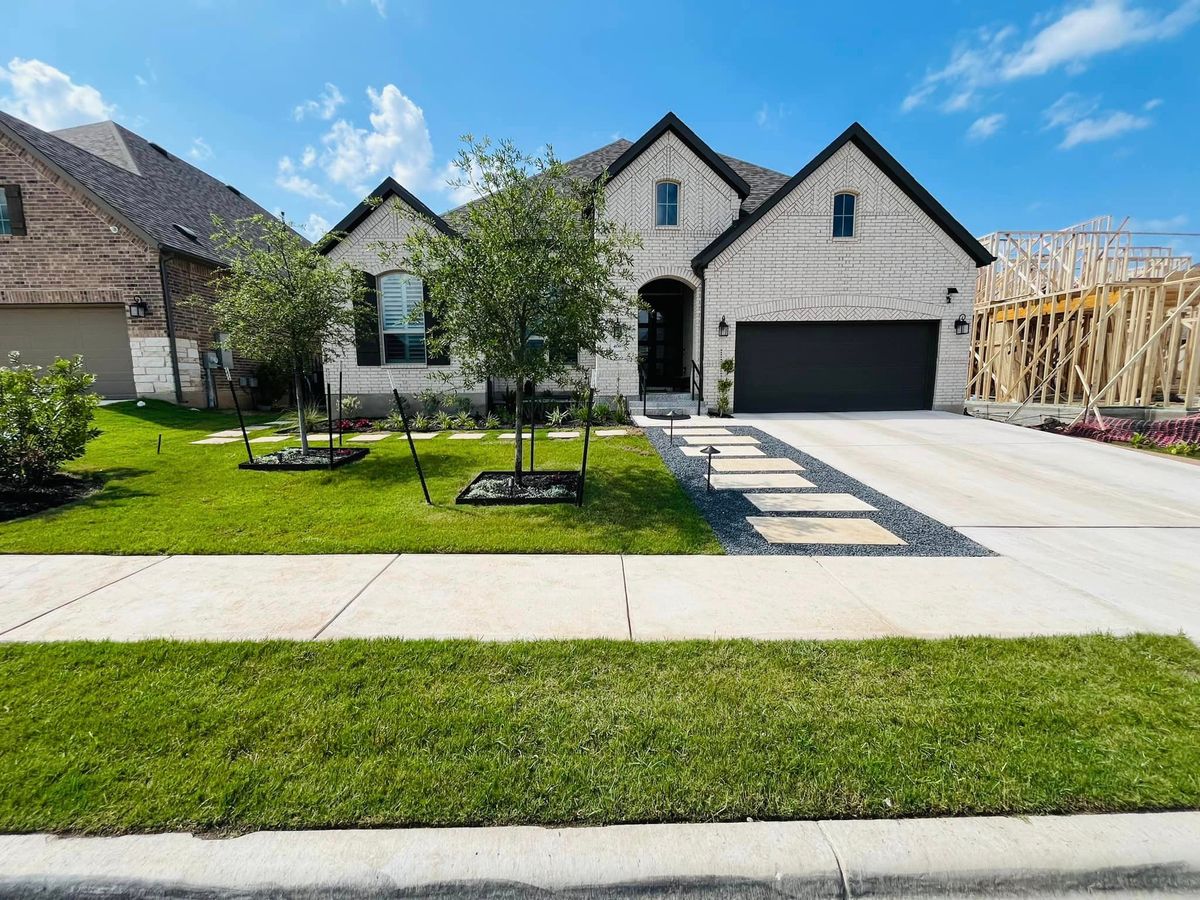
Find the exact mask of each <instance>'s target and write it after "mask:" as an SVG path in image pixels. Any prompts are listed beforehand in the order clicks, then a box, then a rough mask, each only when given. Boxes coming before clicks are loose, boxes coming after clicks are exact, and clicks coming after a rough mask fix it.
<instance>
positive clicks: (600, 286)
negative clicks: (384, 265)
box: [397, 135, 638, 479]
mask: <svg viewBox="0 0 1200 900" xmlns="http://www.w3.org/2000/svg"><path fill="white" fill-rule="evenodd" d="M463 144H464V146H463V148H462V150H460V151H459V154H458V157H457V159H456V160H455V166H456V168H457V169H458V170H459V172H460V175H459V177H458V179H457V180H455V181H452V182H451V184H452V185H453V186H455V187H460V188H467V189H468V190H470V191H471V192H472V193H474V194H475V195H476V196H477V197H478V198H479V199H478V200H476V201H475V202H473V203H472V204H471V205H469V206H468V207H467V208H466V209H465V210H464V212H463V215H462V218H461V220H459V221H458V222H456V225H457V226H458V228H459V234H445V233H443V232H441V231H438V230H436V229H432V228H423V227H422V228H414V229H412V230H411V231H410V232H409V234H408V237H407V238H406V239H405V242H404V246H403V247H402V248H399V255H400V257H401V258H400V259H398V260H397V263H398V264H399V265H402V266H403V267H404V268H405V269H407V270H408V271H410V272H412V273H413V274H414V275H417V276H418V277H420V278H421V279H422V280H423V281H424V282H425V284H426V286H427V289H428V293H427V299H426V301H425V303H426V305H427V307H428V309H429V312H430V313H431V317H432V318H433V319H434V320H435V321H436V323H437V325H436V326H435V327H434V328H433V329H432V333H430V334H429V335H427V336H426V341H427V343H428V345H429V347H430V349H431V350H432V351H433V352H435V353H438V354H439V355H446V356H450V357H451V358H453V359H455V360H456V361H457V362H458V363H459V364H460V366H461V369H462V375H463V377H464V378H465V379H466V380H467V381H475V382H478V381H483V380H485V379H487V378H502V379H505V380H507V381H510V382H512V383H513V384H514V385H515V386H516V433H517V436H516V441H515V442H514V443H515V447H514V464H513V469H514V472H515V474H516V476H517V478H518V479H520V477H521V461H522V435H521V430H522V426H523V424H524V421H523V406H524V399H525V386H526V384H527V383H532V384H538V383H542V382H546V381H552V380H558V379H561V378H563V377H564V376H565V375H566V374H567V372H568V370H569V369H570V368H571V365H570V363H569V362H568V360H570V359H571V358H573V357H574V355H575V353H576V352H577V351H583V352H587V353H604V352H605V351H607V350H609V348H610V346H611V345H612V344H614V343H616V342H618V341H621V340H622V339H624V338H625V337H626V336H627V334H628V333H629V331H630V329H631V328H632V325H633V322H634V321H636V316H635V312H636V309H637V300H636V298H635V297H633V296H631V295H630V294H629V293H628V292H627V291H626V290H624V289H623V288H622V287H621V286H620V285H621V283H622V282H625V281H627V279H629V278H630V277H631V276H632V263H633V258H632V253H631V251H632V249H633V248H634V247H635V246H637V244H638V238H637V237H636V235H634V234H632V233H631V232H629V231H627V230H626V229H625V228H624V227H622V226H621V225H619V224H617V223H614V222H612V221H610V220H609V219H608V218H607V217H606V216H605V215H604V183H603V180H602V179H601V180H599V181H590V180H588V181H584V180H581V179H578V178H573V177H571V175H570V172H569V171H568V169H567V168H566V166H564V165H563V164H562V163H561V162H560V161H559V160H558V159H556V158H555V156H554V152H553V151H552V150H550V149H547V150H546V152H545V154H544V155H542V156H536V157H535V156H527V155H526V154H524V153H522V152H521V151H520V150H518V149H517V148H516V147H515V146H514V145H513V144H512V143H511V142H508V141H502V142H500V143H498V144H496V145H495V146H493V145H492V144H491V143H490V142H489V141H488V140H486V139H484V140H482V141H476V140H474V139H473V138H472V137H471V136H470V135H467V136H466V137H464V139H463Z"/></svg>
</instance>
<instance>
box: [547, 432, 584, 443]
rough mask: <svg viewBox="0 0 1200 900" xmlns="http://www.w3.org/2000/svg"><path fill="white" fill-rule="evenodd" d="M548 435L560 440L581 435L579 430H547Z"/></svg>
mask: <svg viewBox="0 0 1200 900" xmlns="http://www.w3.org/2000/svg"><path fill="white" fill-rule="evenodd" d="M546 437H549V438H555V439H557V440H560V441H565V440H567V439H568V438H577V437H579V432H578V431H548V432H546Z"/></svg>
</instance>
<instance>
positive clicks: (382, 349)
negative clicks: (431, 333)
mask: <svg viewBox="0 0 1200 900" xmlns="http://www.w3.org/2000/svg"><path fill="white" fill-rule="evenodd" d="M389 275H407V276H409V277H410V278H416V279H417V281H421V279H420V278H418V277H417V276H416V275H414V274H413V273H412V272H405V271H404V270H403V269H389V270H388V271H387V272H380V273H379V274H378V275H376V276H375V290H376V292H377V294H378V296H377V308H376V310H375V318H376V322H377V328H378V331H379V364H380V365H381V366H382V367H384V368H387V369H428V368H431V366H430V365H429V345H428V343H426V344H425V345H424V346H425V359H424V360H423V361H422V362H413V361H408V362H388V361H387V345H386V342H385V340H384V334H385V332H384V330H383V279H385V278H386V277H387V276H389ZM422 285H424V282H422ZM421 335H422V337H423V338H425V337H427V335H426V334H425V322H424V321H422V322H421ZM432 368H442V367H441V366H436V367H432Z"/></svg>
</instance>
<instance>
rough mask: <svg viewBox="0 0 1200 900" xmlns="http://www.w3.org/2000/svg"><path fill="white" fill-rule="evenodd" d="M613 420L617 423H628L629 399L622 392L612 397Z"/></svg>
mask: <svg viewBox="0 0 1200 900" xmlns="http://www.w3.org/2000/svg"><path fill="white" fill-rule="evenodd" d="M613 422H615V423H616V424H617V425H628V424H629V401H628V400H627V399H625V395H624V394H617V396H616V397H614V398H613Z"/></svg>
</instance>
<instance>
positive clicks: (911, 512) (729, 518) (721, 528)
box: [645, 419, 995, 556]
mask: <svg viewBox="0 0 1200 900" xmlns="http://www.w3.org/2000/svg"><path fill="white" fill-rule="evenodd" d="M714 421H715V420H714ZM720 425H721V427H723V428H728V429H729V431H730V433H731V434H745V435H750V436H752V437H754V438H756V439H757V440H758V441H759V443H760V446H759V449H761V450H762V452H763V454H764V456H768V457H774V458H780V459H791V460H794V461H795V462H797V463H799V464H800V465H801V466H803V467H804V471H803V472H800V473H797V474H799V475H801V476H802V477H804V478H806V479H807V480H809V481H811V482H812V483H813V484H814V485H815V487H813V488H805V489H804V490H791V489H787V488H755V489H754V490H747V491H741V490H720V491H718V490H714V491H712V492H711V493H710V492H708V491H707V490H706V489H705V478H704V476H705V472H706V470H707V466H708V463H707V461H706V460H705V459H704V457H700V456H695V457H694V456H684V455H683V454H682V453H680V452H679V450H678V447H680V446H681V445H682V444H683V441H682V439H681V437H680V432H681V429H677V430H676V432H675V448H672V447H670V446H669V445H668V443H667V430H666V429H664V428H654V427H652V428H647V429H645V431H646V437H647V438H648V439H649V440H650V443H651V444H653V445H654V448H655V449H656V450H657V451H658V453H659V455H660V456H662V458H663V460H664V461H665V462H666V464H667V468H669V469H670V470H671V471H672V472H673V473H674V474H675V477H676V479H678V481H679V483H680V485H681V486H682V487H683V489H684V490H685V491H687V493H688V495H689V496H690V497H691V498H692V501H693V502H694V503H695V504H696V507H697V508H698V509H699V510H700V512H701V514H702V515H703V516H704V518H705V519H707V520H708V524H709V525H711V526H712V529H713V531H714V532H715V533H716V535H717V539H718V540H719V541H720V542H721V546H722V547H724V548H725V552H726V553H731V554H766V555H772V554H774V555H781V556H994V555H995V554H994V553H992V551H990V550H988V549H987V548H985V547H982V546H980V545H979V544H977V543H975V542H974V541H972V540H970V539H969V538H967V537H965V536H964V535H962V534H960V533H959V532H957V531H955V530H954V529H952V528H949V527H947V526H946V525H943V524H942V523H941V522H938V521H937V520H935V519H931V518H929V516H926V515H923V514H921V513H919V512H917V511H916V510H915V509H912V508H911V507H908V506H905V505H904V504H903V503H900V502H898V501H896V500H893V499H892V498H891V497H888V496H887V495H885V494H881V493H879V491H876V490H872V489H871V488H869V487H867V486H866V485H865V484H863V483H862V482H860V481H856V480H855V479H853V478H851V477H850V476H849V475H846V474H845V473H843V472H840V471H838V470H837V469H835V468H833V467H832V466H829V465H826V464H825V463H823V462H821V461H820V460H819V459H817V458H816V457H813V456H809V455H808V454H807V453H801V452H800V451H799V450H797V449H796V448H795V447H793V446H791V445H790V444H788V443H785V442H784V441H781V440H778V439H777V438H774V437H771V436H770V435H769V434H765V433H764V432H762V431H759V430H758V429H757V428H749V427H746V426H739V425H735V424H732V422H731V420H729V419H724V420H721V422H720ZM683 433H685V434H686V432H683ZM720 440H721V439H720V438H713V440H712V443H714V444H719V443H720ZM880 452H881V453H886V452H887V451H886V448H880ZM716 458H717V459H720V458H721V457H720V456H717V457H716ZM751 458H753V459H757V458H758V457H751ZM713 474H714V475H715V474H717V473H715V472H714V473H713ZM747 493H754V494H815V493H841V494H851V495H853V496H855V497H857V498H858V499H860V500H863V501H865V502H867V503H869V504H871V506H874V507H875V509H876V511H875V512H811V513H776V512H763V511H761V510H760V509H759V508H758V507H757V506H755V505H754V504H753V503H751V502H750V501H749V500H747V499H746V497H745V494H747ZM746 516H782V517H784V518H792V517H801V518H803V517H808V518H814V517H816V518H838V519H871V520H872V521H874V522H877V523H878V524H879V525H882V526H883V527H884V528H886V529H887V530H888V531H890V532H892V534H894V535H896V536H897V537H899V538H901V539H902V540H904V541H906V542H907V543H906V544H905V545H904V546H877V545H873V544H770V543H768V542H767V541H766V539H765V538H763V536H762V535H760V534H759V533H758V532H757V531H755V530H754V528H753V527H751V525H750V523H748V522H747V521H746Z"/></svg>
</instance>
